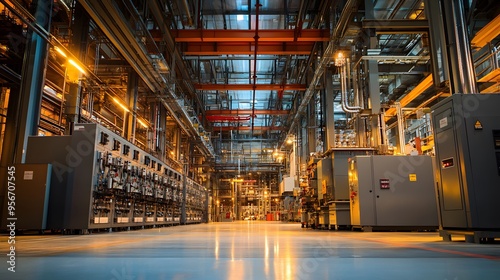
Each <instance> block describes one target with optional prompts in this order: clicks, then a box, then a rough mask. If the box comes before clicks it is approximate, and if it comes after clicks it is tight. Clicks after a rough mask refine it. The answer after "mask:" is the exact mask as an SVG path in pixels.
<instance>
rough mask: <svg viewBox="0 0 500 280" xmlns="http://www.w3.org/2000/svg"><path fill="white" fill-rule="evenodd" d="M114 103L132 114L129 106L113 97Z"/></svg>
mask: <svg viewBox="0 0 500 280" xmlns="http://www.w3.org/2000/svg"><path fill="white" fill-rule="evenodd" d="M113 101H114V102H115V103H116V104H118V105H119V106H120V107H122V109H123V110H125V112H130V110H129V109H128V108H127V106H125V105H123V104H121V103H120V100H118V99H116V98H115V97H113Z"/></svg>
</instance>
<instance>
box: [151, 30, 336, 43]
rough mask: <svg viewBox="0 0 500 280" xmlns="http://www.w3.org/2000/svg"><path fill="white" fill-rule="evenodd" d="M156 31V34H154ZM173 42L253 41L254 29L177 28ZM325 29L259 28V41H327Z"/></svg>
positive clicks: (327, 32) (158, 35) (328, 35)
mask: <svg viewBox="0 0 500 280" xmlns="http://www.w3.org/2000/svg"><path fill="white" fill-rule="evenodd" d="M150 32H151V35H152V36H153V38H155V39H156V38H158V39H161V38H162V36H163V34H161V32H159V31H157V30H151V31H150ZM156 33H158V34H156ZM172 35H173V36H174V37H175V42H177V43H186V42H219V43H220V42H254V41H255V30H220V29H211V30H210V29H179V30H173V31H172ZM329 39H330V34H329V31H328V30H326V29H303V30H300V32H299V33H298V34H297V33H296V31H295V30H294V29H279V30H271V29H266V30H259V43H260V42H279V43H282V42H318V41H328V40H329Z"/></svg>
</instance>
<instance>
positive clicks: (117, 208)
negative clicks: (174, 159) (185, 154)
mask: <svg viewBox="0 0 500 280" xmlns="http://www.w3.org/2000/svg"><path fill="white" fill-rule="evenodd" d="M26 161H27V162H28V163H50V164H52V176H51V177H52V180H51V190H50V199H49V211H48V217H47V229H56V230H59V229H61V230H83V231H86V230H90V229H102V228H105V229H112V228H131V227H145V226H150V227H153V226H160V225H170V224H178V223H179V222H180V216H181V203H182V201H183V200H182V199H183V198H182V189H183V187H184V186H185V187H186V188H187V192H189V193H190V194H191V197H190V200H189V201H186V212H189V213H190V217H191V216H194V217H196V219H192V220H189V221H186V222H201V218H198V217H202V215H203V213H204V212H206V209H204V206H205V204H204V202H205V199H206V195H205V191H204V189H203V188H202V187H201V185H199V184H197V183H196V182H194V181H193V180H191V179H190V178H184V177H183V176H182V175H181V174H180V173H179V172H178V171H176V170H174V169H172V168H170V167H169V166H167V165H166V164H163V163H162V162H161V161H160V160H158V159H157V158H155V157H154V156H152V155H150V154H148V153H146V152H144V151H142V150H141V149H139V148H138V147H136V146H135V145H133V144H131V143H130V142H128V141H126V140H124V139H123V138H121V137H120V136H119V135H117V134H116V133H114V132H112V131H111V130H109V129H107V128H105V127H103V126H101V125H98V124H75V126H74V132H73V134H72V135H71V136H51V137H39V136H35V137H30V138H29V141H28V149H27V157H26ZM40 199H41V198H40Z"/></svg>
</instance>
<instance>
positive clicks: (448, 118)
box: [432, 94, 500, 241]
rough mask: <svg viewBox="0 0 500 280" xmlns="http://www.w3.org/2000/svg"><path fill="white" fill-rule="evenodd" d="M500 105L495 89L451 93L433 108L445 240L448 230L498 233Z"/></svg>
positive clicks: (487, 235) (477, 236)
mask: <svg viewBox="0 0 500 280" xmlns="http://www.w3.org/2000/svg"><path fill="white" fill-rule="evenodd" d="M499 108H500V94H453V95H452V96H450V97H448V98H447V99H445V100H443V101H441V102H440V103H438V104H437V105H435V106H433V107H432V119H433V128H434V142H435V149H436V165H437V167H436V168H437V170H436V173H437V175H438V191H439V213H440V226H441V228H442V229H443V230H444V231H441V233H442V236H443V238H445V239H449V238H450V235H449V234H448V233H449V232H451V231H452V230H461V231H464V230H466V231H471V232H472V233H473V234H474V238H475V241H478V239H480V238H494V237H499V236H500V203H499V198H500V110H499ZM445 231H449V232H448V233H447V232H445Z"/></svg>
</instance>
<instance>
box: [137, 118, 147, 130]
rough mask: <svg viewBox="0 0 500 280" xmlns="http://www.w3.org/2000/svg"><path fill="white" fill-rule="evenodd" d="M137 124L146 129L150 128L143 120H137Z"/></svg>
mask: <svg viewBox="0 0 500 280" xmlns="http://www.w3.org/2000/svg"><path fill="white" fill-rule="evenodd" d="M137 122H138V123H140V124H141V125H142V126H144V127H146V128H147V127H148V126H147V125H146V124H145V123H144V122H143V121H141V119H137Z"/></svg>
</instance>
